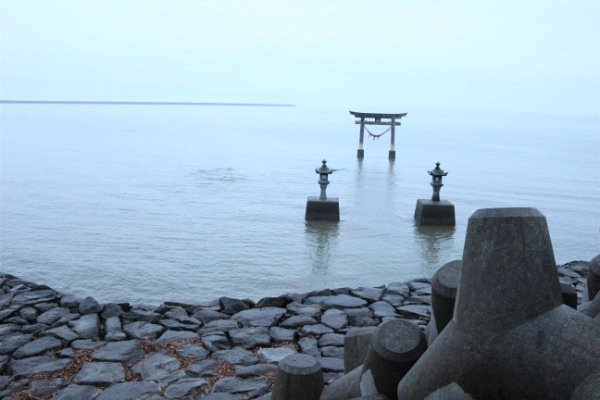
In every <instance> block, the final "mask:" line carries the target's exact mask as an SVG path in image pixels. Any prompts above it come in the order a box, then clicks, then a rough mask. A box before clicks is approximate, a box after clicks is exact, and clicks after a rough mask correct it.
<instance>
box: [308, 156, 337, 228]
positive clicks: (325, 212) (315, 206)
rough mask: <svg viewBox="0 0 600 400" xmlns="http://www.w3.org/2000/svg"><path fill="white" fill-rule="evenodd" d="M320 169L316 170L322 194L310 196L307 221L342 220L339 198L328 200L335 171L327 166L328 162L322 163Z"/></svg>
mask: <svg viewBox="0 0 600 400" xmlns="http://www.w3.org/2000/svg"><path fill="white" fill-rule="evenodd" d="M321 162H322V165H321V167H320V168H315V172H316V173H317V174H319V181H318V182H317V183H318V184H319V186H320V187H321V194H320V195H319V197H317V196H309V197H308V200H307V202H306V215H305V218H306V220H307V221H313V220H321V221H339V220H340V202H339V200H338V198H337V197H331V198H327V193H326V190H327V185H329V175H330V174H332V173H333V171H334V169H333V168H329V167H328V166H327V161H326V160H323V161H321Z"/></svg>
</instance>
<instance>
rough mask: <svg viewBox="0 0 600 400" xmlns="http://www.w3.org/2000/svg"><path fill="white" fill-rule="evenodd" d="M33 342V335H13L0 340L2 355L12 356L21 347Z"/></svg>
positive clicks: (0, 352)
mask: <svg viewBox="0 0 600 400" xmlns="http://www.w3.org/2000/svg"><path fill="white" fill-rule="evenodd" d="M32 340H33V335H29V334H22V333H11V334H8V335H6V336H4V337H2V339H0V354H11V353H12V352H14V351H15V350H16V349H18V348H19V347H21V346H23V345H24V344H26V343H29V342H31V341H32Z"/></svg>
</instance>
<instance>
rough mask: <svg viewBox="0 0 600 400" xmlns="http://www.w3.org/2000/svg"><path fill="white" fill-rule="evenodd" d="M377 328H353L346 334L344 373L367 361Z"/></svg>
mask: <svg viewBox="0 0 600 400" xmlns="http://www.w3.org/2000/svg"><path fill="white" fill-rule="evenodd" d="M375 329H376V328H375V327H374V326H367V327H361V328H352V329H350V330H349V331H348V332H347V333H346V335H344V373H346V374H347V373H348V372H350V371H352V370H353V369H355V368H356V367H358V366H360V365H362V363H363V362H364V361H365V357H366V356H367V352H368V351H369V346H370V345H371V338H372V337H373V332H375Z"/></svg>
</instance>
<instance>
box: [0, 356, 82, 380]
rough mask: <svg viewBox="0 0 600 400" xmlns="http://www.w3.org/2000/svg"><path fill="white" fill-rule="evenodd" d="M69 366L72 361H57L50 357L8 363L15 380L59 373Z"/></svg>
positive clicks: (30, 358)
mask: <svg viewBox="0 0 600 400" xmlns="http://www.w3.org/2000/svg"><path fill="white" fill-rule="evenodd" d="M69 364H71V360H70V359H55V358H53V357H50V356H37V357H29V358H23V359H22V360H15V361H11V362H9V363H8V365H9V368H11V369H12V371H13V377H15V378H19V377H24V376H31V375H36V374H42V373H48V374H54V373H59V372H62V371H63V370H64V369H65V368H66V367H67V366H68V365H69Z"/></svg>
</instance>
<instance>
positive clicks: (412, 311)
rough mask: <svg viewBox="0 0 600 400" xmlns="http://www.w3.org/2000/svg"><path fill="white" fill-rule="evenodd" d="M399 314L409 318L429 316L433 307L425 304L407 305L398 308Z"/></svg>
mask: <svg viewBox="0 0 600 400" xmlns="http://www.w3.org/2000/svg"><path fill="white" fill-rule="evenodd" d="M397 311H398V314H400V315H402V316H406V317H409V318H415V317H421V318H429V315H430V313H431V307H428V306H425V305H407V306H402V307H398V308H397Z"/></svg>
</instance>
